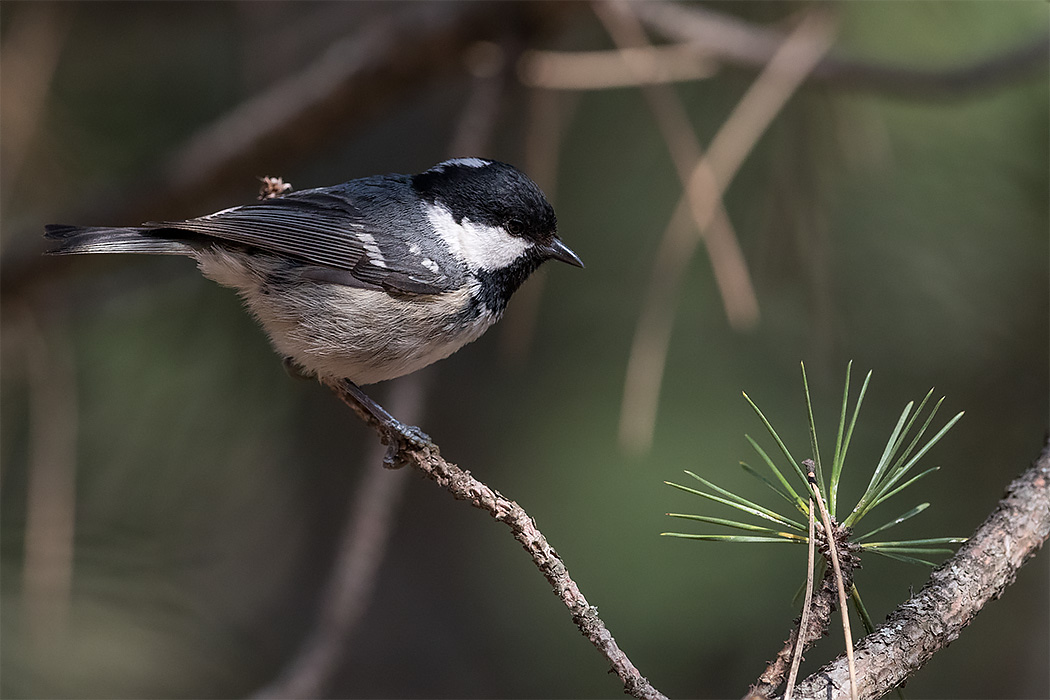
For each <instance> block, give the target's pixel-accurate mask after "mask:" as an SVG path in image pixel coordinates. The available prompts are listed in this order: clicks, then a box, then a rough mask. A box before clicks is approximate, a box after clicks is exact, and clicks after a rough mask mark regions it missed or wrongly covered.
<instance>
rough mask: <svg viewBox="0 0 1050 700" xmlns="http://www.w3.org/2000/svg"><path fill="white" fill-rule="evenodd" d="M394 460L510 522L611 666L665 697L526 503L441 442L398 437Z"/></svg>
mask: <svg viewBox="0 0 1050 700" xmlns="http://www.w3.org/2000/svg"><path fill="white" fill-rule="evenodd" d="M326 386H328V388H329V389H331V390H332V391H333V392H335V394H336V395H337V396H338V397H339V398H340V399H341V400H342V401H343V402H344V403H345V404H346V405H347V406H349V407H350V408H351V409H352V410H353V411H354V413H356V414H357V415H358V416H359V417H360V418H361V420H363V421H365V423H367V424H368V425H370V426H371V427H372V428H374V429H376V432H378V433H379V436H380V439H381V440H382V441H383V442H384V444H386V443H387V441H388V440H390V439H391V438H390V437H389V436H388V435H387V434H386V433H385V432H384V429H383V427H382V426H381V425H380V424H379V423H378V421H377V420H376V419H375V418H374V417H372V416H371V415H370V414H368V413H367V412H365V411H364V409H362V408H361V407H360V406H359V405H358V403H357V401H356V399H355V398H354V397H353V396H352V395H351V394H350V393H349V392H348V391H347V390H346V388H345V387H344V385H343V384H342V383H329V384H326ZM394 463H395V464H406V465H411V466H413V467H415V468H416V469H418V470H419V471H420V472H422V473H423V475H425V476H426V477H427V478H428V479H431V480H432V481H435V482H436V483H437V484H438V485H439V486H441V487H442V488H444V489H445V490H446V491H448V492H449V493H450V494H452V497H453V498H455V499H457V500H460V501H468V502H469V503H470V504H471V505H473V506H474V507H475V508H480V509H481V510H484V511H486V512H487V513H488V514H489V515H491V516H492V517H493V518H495V519H496V520H497V521H499V522H501V523H503V524H504V525H506V526H507V527H509V528H510V531H511V534H512V535H513V537H514V539H516V540H517V541H518V543H519V544H521V546H522V548H524V549H525V551H526V552H528V553H529V556H530V557H532V561H533V563H534V564H535V565H536V568H538V569H539V570H540V573H542V574H543V576H544V578H546V579H547V582H548V583H550V584H551V586H552V587H553V588H554V593H555V595H557V596H558V598H560V599H561V601H562V603H563V604H564V605H565V607H566V608H568V610H569V613H570V615H571V616H572V621H573V622H574V623H575V624H576V626H577V627H579V629H580V632H582V633H583V636H585V637H586V638H587V639H588V640H590V642H591V643H592V644H593V645H594V646H595V647H597V649H598V650H599V651H600V652H601V653H602V655H604V656H605V658H606V659H608V660H609V663H610V664H611V666H612V669H611V670H612V671H613V672H614V673H616V675H617V676H619V678H620V680H621V681H622V682H623V685H624V692H626V693H627V694H629V695H632V696H634V697H636V698H654V699H659V698H665V696H664V695H663V694H662V693H660V692H659V691H658V690H656V689H655V688H654V687H653V686H652V685H651V684H650V683H649V681H648V680H647V679H646V678H645V677H644V676H642V674H641V672H640V671H639V670H638V669H637V668H636V667H635V666H634V664H633V663H631V660H630V659H629V658H628V657H627V655H626V654H625V653H624V652H623V651H622V650H621V649H620V647H619V646H618V645H617V644H616V640H615V639H613V636H612V633H610V632H609V630H608V628H606V626H605V623H604V622H602V619H601V618H600V617H599V616H598V609H597V608H596V607H594V606H592V605H591V604H590V603H588V602H587V599H586V598H585V597H584V596H583V593H582V592H581V591H580V588H579V586H578V585H577V584H576V582H575V581H574V580H573V579H572V577H571V576H570V575H569V570H568V569H567V568H566V566H565V563H564V562H563V561H562V559H561V557H559V556H558V553H557V552H555V551H554V548H553V547H552V546H551V545H550V544H549V543H548V542H547V538H546V537H544V536H543V533H542V532H540V530H539V528H538V527H537V526H536V521H535V520H533V519H532V517H530V516H529V514H528V513H526V512H525V509H524V508H522V507H521V506H519V505H518V504H517V503H515V502H514V501H512V500H510V499H508V498H506V497H505V496H504V495H503V494H501V493H500V492H498V491H496V490H495V489H492V488H490V487H488V486H486V485H485V484H483V483H482V482H480V481H478V480H477V479H475V478H474V477H473V476H471V474H470V472H468V471H466V470H464V469H460V468H459V467H458V466H456V465H455V464H452V463H450V462H446V461H445V460H444V459H443V458H442V457H441V455H440V453H439V451H438V448H437V446H429V447H423V448H414V447H406V446H405V445H404V444H403V443H398V445H397V451H396V454H395V455H394Z"/></svg>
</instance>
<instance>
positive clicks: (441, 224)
mask: <svg viewBox="0 0 1050 700" xmlns="http://www.w3.org/2000/svg"><path fill="white" fill-rule="evenodd" d="M425 210H426V213H427V219H429V220H430V225H431V226H433V227H434V231H435V232H437V234H438V235H439V236H440V237H441V240H443V241H445V243H446V245H448V247H449V250H451V251H452V254H453V255H454V256H456V257H457V258H460V259H462V260H463V261H464V262H466V264H467V266H468V267H470V268H471V269H472V270H477V269H482V270H499V269H500V268H503V267H506V266H507V265H510V264H511V263H512V262H514V261H515V260H517V259H518V258H519V257H521V256H522V254H523V253H524V252H525V251H526V250H528V248H529V245H530V244H529V243H528V242H527V241H526V240H525V239H524V238H518V237H517V236H512V235H510V234H509V233H507V232H506V231H504V230H503V228H502V227H499V226H486V225H484V224H475V223H472V222H471V221H470V220H469V219H463V222H462V223H459V224H457V223H456V220H455V219H454V218H452V212H450V211H449V210H448V209H446V208H445V207H442V206H441V205H437V204H435V205H431V204H427V205H425Z"/></svg>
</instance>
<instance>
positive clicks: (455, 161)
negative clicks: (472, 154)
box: [431, 158, 492, 170]
mask: <svg viewBox="0 0 1050 700" xmlns="http://www.w3.org/2000/svg"><path fill="white" fill-rule="evenodd" d="M491 164H492V161H491V160H485V159H484V158H450V159H449V160H446V161H442V162H440V163H438V164H437V165H435V166H434V167H433V168H431V170H444V169H445V168H446V167H448V166H450V165H462V166H463V167H465V168H484V167H485V166H486V165H491Z"/></svg>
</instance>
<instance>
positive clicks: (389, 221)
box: [46, 158, 583, 385]
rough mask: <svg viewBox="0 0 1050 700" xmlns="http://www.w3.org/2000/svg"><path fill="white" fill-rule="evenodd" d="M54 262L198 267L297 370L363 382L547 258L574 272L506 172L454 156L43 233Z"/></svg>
mask: <svg viewBox="0 0 1050 700" xmlns="http://www.w3.org/2000/svg"><path fill="white" fill-rule="evenodd" d="M46 237H47V238H49V239H52V240H54V241H55V242H56V244H55V247H54V248H53V249H51V250H50V251H49V252H50V253H51V254H57V255H66V254H77V253H152V254H160V255H185V256H189V257H191V258H194V259H195V260H196V261H197V265H198V266H199V267H200V270H201V272H202V273H203V274H204V276H205V277H208V278H210V279H212V280H214V281H216V282H218V283H219V284H221V285H224V286H226V287H232V288H233V289H235V290H237V292H238V293H239V294H240V296H241V297H242V298H243V300H244V302H245V304H246V306H247V307H248V309H249V310H250V311H251V313H252V314H253V315H254V316H255V317H256V318H257V319H258V321H259V323H260V324H261V325H262V327H263V328H264V329H265V331H266V333H267V334H268V335H269V337H270V340H271V342H272V343H273V346H274V347H275V348H276V350H277V352H279V353H280V354H281V355H282V356H283V357H285V358H286V361H287V362H289V363H290V364H291V365H292V366H293V367H294V369H295V370H297V371H298V372H299V373H301V374H303V375H306V376H314V377H317V378H318V379H320V380H321V381H324V382H336V381H340V380H349V382H352V383H354V384H358V385H360V384H371V383H374V382H379V381H383V380H386V379H393V378H394V377H399V376H401V375H404V374H408V373H410V372H414V371H416V370H418V369H421V368H423V367H425V366H427V365H429V364H431V363H432V362H435V361H437V360H440V359H443V358H445V357H448V356H449V355H451V354H452V353H453V352H455V351H456V350H458V349H459V348H461V347H462V346H463V345H465V344H467V343H469V342H470V341H472V340H475V339H476V338H478V336H480V335H481V334H482V333H484V332H485V330H486V329H488V327H489V326H491V325H492V324H493V323H495V322H496V321H497V320H498V319H499V318H500V316H501V315H502V314H503V311H504V309H505V308H506V306H507V301H508V300H509V299H510V296H511V295H512V294H513V293H514V291H515V290H516V289H517V288H518V287H519V286H520V285H521V283H522V282H524V281H525V279H526V278H527V277H528V276H529V275H530V274H531V273H532V272H533V271H534V270H535V269H536V268H537V267H538V266H539V265H540V264H541V263H543V262H544V261H546V260H549V259H554V260H561V261H562V262H566V263H569V264H570V265H575V266H577V267H583V263H582V262H581V261H580V259H579V258H578V257H577V256H576V254H575V253H573V252H572V251H571V250H570V249H569V248H568V247H567V246H566V245H565V244H564V243H562V242H561V240H560V239H559V238H558V236H557V220H556V218H555V214H554V209H553V208H552V207H551V205H550V204H549V203H548V202H547V199H546V197H544V195H543V193H542V192H541V191H540V189H539V187H537V186H536V184H535V183H534V182H533V181H532V180H530V179H529V178H528V177H527V176H526V175H525V174H524V173H522V172H521V171H519V170H518V169H516V168H514V167H513V166H510V165H507V164H505V163H499V162H496V161H490V160H483V159H481V158H456V159H453V160H447V161H445V162H443V163H440V164H438V165H436V166H434V167H433V168H431V169H429V170H427V171H425V172H422V173H419V174H417V175H396V174H391V175H381V176H375V177H365V178H361V179H358V180H351V181H349V182H346V183H344V184H342V185H335V186H333V187H321V188H317V189H310V190H301V191H298V192H292V193H289V194H286V195H283V196H278V197H273V198H270V199H264V200H263V201H260V202H258V203H254V204H248V205H245V206H240V207H233V208H231V209H225V210H223V211H220V212H217V213H215V214H209V215H207V216H202V217H200V218H196V219H188V220H185V221H167V222H159V223H147V224H143V225H142V226H136V227H121V228H115V227H80V226H65V225H49V226H47V227H46Z"/></svg>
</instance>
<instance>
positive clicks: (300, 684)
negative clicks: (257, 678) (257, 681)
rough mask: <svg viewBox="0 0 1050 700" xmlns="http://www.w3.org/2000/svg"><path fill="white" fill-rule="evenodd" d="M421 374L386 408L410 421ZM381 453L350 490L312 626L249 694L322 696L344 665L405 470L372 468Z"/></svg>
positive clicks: (401, 384) (416, 409)
mask: <svg viewBox="0 0 1050 700" xmlns="http://www.w3.org/2000/svg"><path fill="white" fill-rule="evenodd" d="M421 376H423V375H420V374H415V375H412V376H411V377H405V378H404V379H402V380H401V381H398V382H395V383H394V385H393V392H392V394H391V396H390V406H391V408H392V409H393V410H394V411H396V412H397V413H398V415H403V416H404V417H405V419H406V420H409V421H411V422H413V423H414V422H416V421H417V420H418V419H419V417H420V416H421V415H422V412H423V401H424V394H425V389H424V387H423V384H422V382H421V381H420V379H419V378H420V377H421ZM384 451H385V449H384V448H383V446H382V445H380V444H377V445H376V446H375V449H374V450H372V451H371V452H370V454H369V456H368V457H367V459H365V460H364V478H363V479H362V483H361V485H360V486H358V488H357V490H356V491H355V492H354V497H353V499H352V503H351V504H350V509H349V518H348V519H347V522H346V524H345V526H344V528H343V534H342V536H341V537H340V542H339V546H338V551H337V552H336V556H335V563H334V566H333V569H332V573H331V575H330V576H329V579H328V583H327V584H326V586H325V591H324V593H323V595H322V597H321V603H320V605H319V609H318V611H317V613H316V614H315V616H314V620H315V622H314V625H313V627H312V628H311V630H310V632H309V633H308V634H307V637H306V639H305V640H304V641H303V643H302V646H301V649H300V651H299V653H298V654H297V655H296V656H295V658H294V659H293V660H292V661H291V663H289V664H288V666H286V667H285V669H284V670H283V671H282V672H281V674H280V675H279V676H278V677H277V679H275V680H274V681H273V682H272V683H271V684H270V685H268V686H266V687H265V688H263V689H261V690H260V691H258V692H257V693H255V695H254V696H253V697H255V698H260V699H262V698H317V697H324V694H325V692H326V691H327V690H328V687H327V686H328V683H329V682H330V680H331V679H332V676H333V675H334V673H335V672H336V671H339V670H341V669H343V668H345V666H346V664H347V659H348V657H349V653H350V652H349V646H350V643H351V642H352V640H353V633H354V631H355V630H356V628H357V625H358V623H359V622H360V620H361V618H362V617H363V616H364V614H365V611H366V610H367V609H368V604H369V602H370V601H371V599H372V591H373V590H374V589H375V580H376V577H377V576H378V574H379V567H380V565H381V564H382V563H383V558H384V557H385V555H386V548H387V544H388V543H389V541H390V533H391V532H392V531H393V529H394V524H395V522H396V519H397V511H398V506H399V505H400V502H401V496H402V494H403V493H404V489H405V485H406V483H407V480H406V478H405V477H406V476H407V475H408V471H407V470H404V469H379V468H377V467H378V465H379V464H381V463H382V460H383V453H384Z"/></svg>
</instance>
